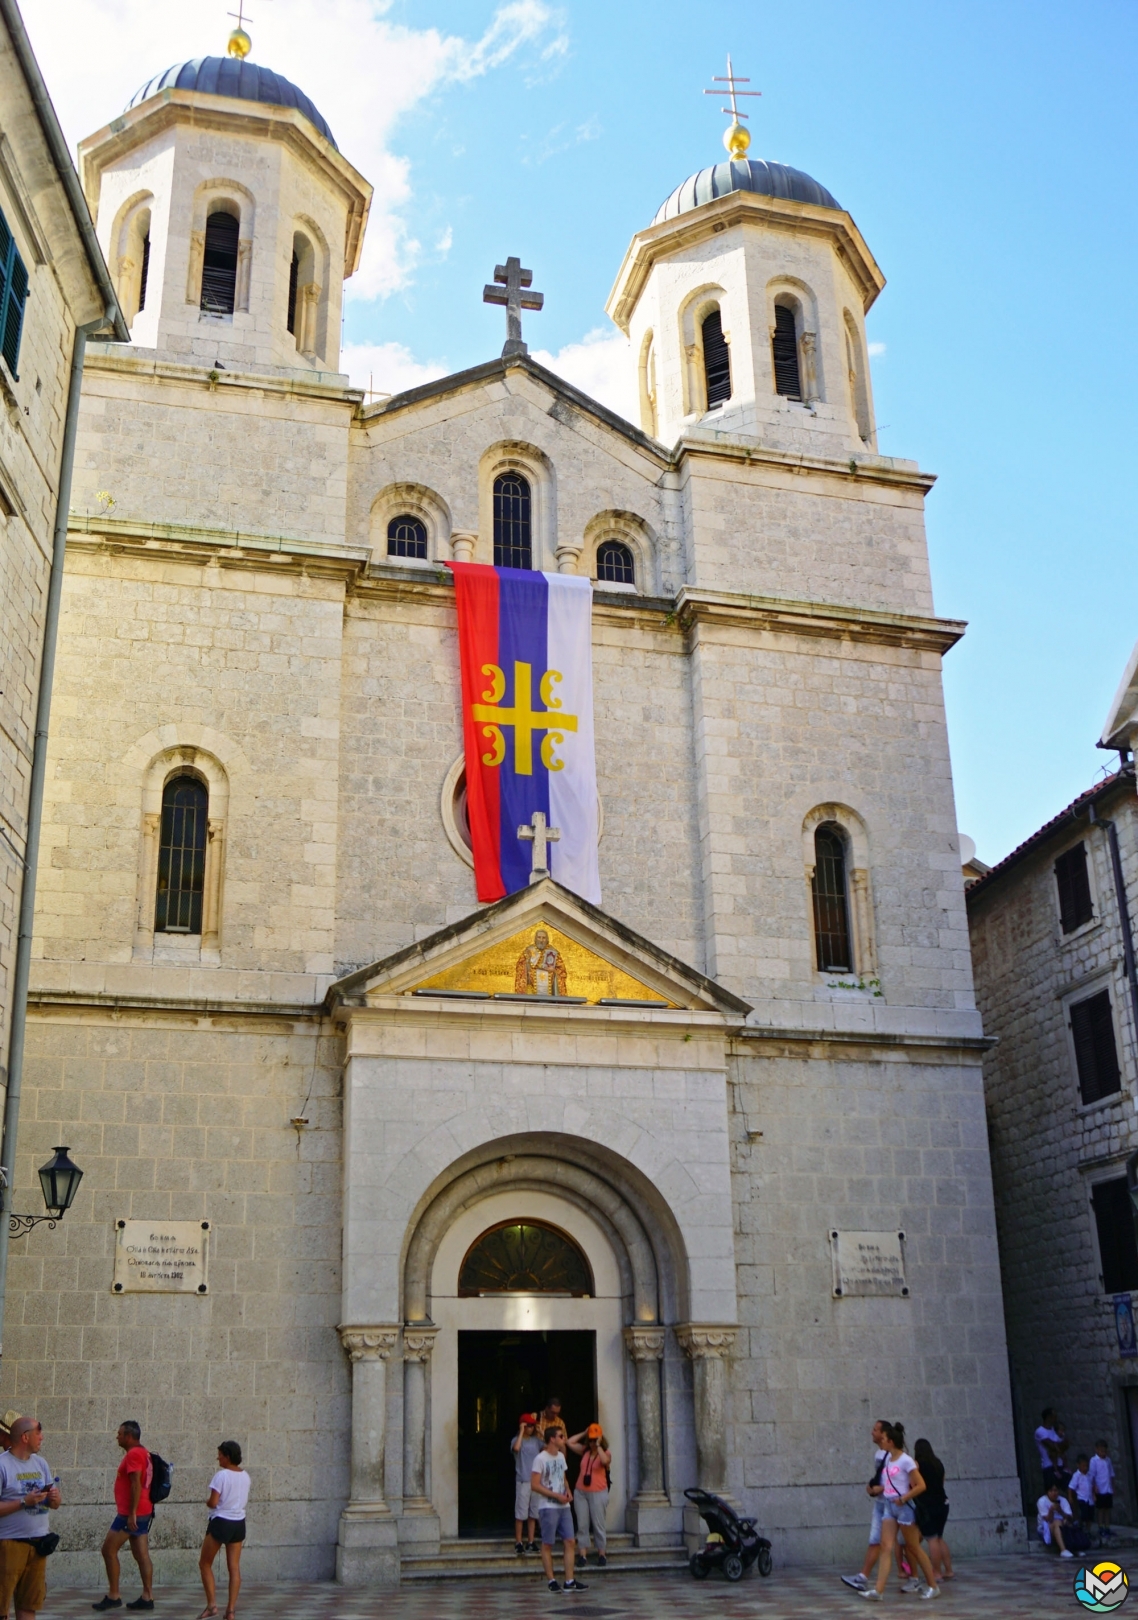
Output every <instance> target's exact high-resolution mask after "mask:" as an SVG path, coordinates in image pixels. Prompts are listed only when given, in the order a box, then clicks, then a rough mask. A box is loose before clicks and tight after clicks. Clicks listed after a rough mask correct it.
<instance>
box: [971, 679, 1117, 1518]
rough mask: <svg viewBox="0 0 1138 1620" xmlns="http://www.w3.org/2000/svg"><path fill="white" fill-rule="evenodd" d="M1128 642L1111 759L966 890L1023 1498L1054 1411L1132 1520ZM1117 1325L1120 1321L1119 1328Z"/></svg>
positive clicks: (1035, 1485)
mask: <svg viewBox="0 0 1138 1620" xmlns="http://www.w3.org/2000/svg"><path fill="white" fill-rule="evenodd" d="M1136 669H1138V649H1136V653H1135V657H1134V658H1132V659H1131V662H1130V665H1129V667H1128V669H1127V671H1126V674H1125V676H1124V678H1123V682H1122V685H1121V687H1120V689H1119V693H1118V696H1117V698H1116V700H1115V702H1114V705H1113V707H1112V710H1111V715H1110V718H1109V720H1108V722H1107V726H1106V729H1105V731H1104V734H1103V739H1102V745H1103V746H1104V747H1108V748H1115V749H1118V750H1119V751H1120V755H1121V759H1122V764H1121V766H1120V768H1119V769H1118V770H1117V771H1115V772H1114V773H1113V774H1112V775H1110V776H1107V777H1106V778H1105V779H1104V780H1102V781H1100V782H1098V783H1096V784H1095V786H1094V787H1092V788H1090V789H1088V790H1087V792H1086V793H1083V794H1081V795H1080V797H1079V798H1077V799H1076V800H1075V801H1074V803H1073V804H1070V805H1068V806H1067V808H1066V809H1065V810H1063V811H1061V812H1060V814H1059V815H1057V816H1056V817H1054V819H1053V820H1051V821H1049V822H1048V823H1047V824H1046V825H1045V826H1044V827H1041V828H1040V829H1039V831H1038V832H1037V833H1035V834H1034V835H1033V836H1032V837H1031V838H1029V839H1028V840H1027V841H1026V842H1025V843H1023V844H1021V845H1020V847H1019V848H1018V849H1016V850H1013V852H1012V853H1011V854H1010V855H1009V856H1008V857H1007V858H1006V859H1005V860H1003V861H1001V862H1000V863H999V864H998V865H997V866H994V867H992V868H991V869H990V870H989V871H988V872H987V873H986V874H985V875H984V876H983V877H982V878H980V880H979V881H978V882H974V883H972V884H970V885H969V887H968V891H967V894H968V916H969V924H970V928H971V934H972V957H973V963H974V966H975V972H976V989H977V996H978V999H979V1003H980V1010H981V1012H982V1014H983V1018H984V1028H985V1031H986V1033H987V1034H988V1035H989V1036H994V1037H995V1040H996V1044H995V1045H994V1046H993V1048H992V1050H991V1051H990V1052H989V1053H988V1055H987V1057H986V1058H985V1060H984V1084H985V1091H986V1095H987V1108H988V1126H989V1135H990V1140H991V1147H992V1171H993V1177H994V1180H995V1187H996V1220H997V1226H998V1230H999V1236H1000V1261H1001V1266H1002V1271H1003V1279H1004V1309H1005V1317H1006V1321H1007V1330H1008V1345H1009V1353H1010V1359H1011V1369H1012V1389H1013V1394H1014V1399H1015V1417H1016V1431H1017V1442H1018V1451H1019V1460H1020V1469H1021V1478H1022V1481H1023V1486H1024V1493H1025V1498H1031V1499H1034V1498H1035V1497H1036V1496H1038V1494H1039V1485H1040V1462H1039V1457H1038V1453H1037V1449H1036V1447H1035V1445H1034V1442H1033V1440H1032V1433H1033V1431H1034V1429H1035V1428H1036V1427H1037V1425H1038V1424H1039V1421H1040V1415H1041V1413H1042V1411H1043V1409H1044V1408H1045V1407H1048V1406H1053V1407H1055V1408H1056V1409H1057V1411H1058V1413H1059V1415H1060V1418H1061V1420H1062V1421H1063V1422H1064V1423H1065V1425H1066V1429H1067V1434H1068V1437H1069V1438H1070V1440H1071V1450H1070V1453H1069V1457H1070V1460H1071V1461H1072V1462H1073V1460H1074V1457H1075V1454H1076V1452H1077V1451H1080V1450H1082V1451H1086V1452H1088V1453H1089V1452H1091V1451H1092V1450H1093V1448H1094V1445H1095V1442H1096V1440H1098V1439H1100V1438H1104V1437H1105V1438H1106V1439H1107V1440H1108V1441H1109V1443H1110V1448H1111V1453H1112V1455H1113V1457H1114V1460H1115V1466H1116V1468H1117V1470H1118V1492H1119V1496H1120V1503H1119V1513H1118V1514H1117V1515H1116V1517H1118V1518H1120V1519H1122V1520H1123V1522H1126V1523H1133V1522H1134V1520H1133V1515H1134V1513H1135V1512H1136V1511H1138V1479H1136V1476H1135V1462H1136V1457H1138V1449H1136V1448H1138V1360H1136V1359H1135V1356H1134V1349H1135V1346H1134V1344H1133V1342H1132V1323H1133V1317H1132V1308H1131V1304H1130V1299H1131V1293H1132V1291H1134V1292H1138V1245H1136V1243H1135V1228H1134V1210H1133V1207H1132V1203H1131V1198H1130V1195H1129V1192H1128V1188H1127V1161H1128V1159H1129V1158H1130V1156H1131V1155H1132V1154H1133V1153H1134V1152H1135V1151H1136V1150H1138V1121H1136V1119H1135V1110H1136V1108H1138V1046H1136V1042H1135V1029H1136V1014H1138V977H1136V974H1135V963H1134V943H1133V925H1134V919H1135V918H1136V917H1138V801H1136V799H1135V784H1134V765H1133V753H1134V748H1135V745H1136V744H1138V676H1136V674H1135V671H1136ZM1128 1324H1129V1325H1128Z"/></svg>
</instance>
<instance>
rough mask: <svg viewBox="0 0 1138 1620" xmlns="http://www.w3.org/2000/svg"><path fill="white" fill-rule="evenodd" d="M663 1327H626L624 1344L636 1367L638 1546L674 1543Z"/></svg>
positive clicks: (634, 1521) (633, 1517)
mask: <svg viewBox="0 0 1138 1620" xmlns="http://www.w3.org/2000/svg"><path fill="white" fill-rule="evenodd" d="M664 1333H665V1330H664V1329H663V1328H662V1327H647V1326H639V1325H638V1326H635V1327H626V1328H625V1330H624V1342H625V1344H626V1345H627V1347H628V1353H629V1355H630V1356H631V1357H632V1360H633V1363H634V1364H635V1367H636V1426H637V1433H638V1437H639V1449H640V1479H639V1481H638V1485H637V1491H636V1495H635V1496H634V1497H633V1499H632V1500H631V1501H630V1502H629V1504H628V1527H629V1529H630V1530H631V1531H632V1534H633V1535H634V1536H635V1537H636V1544H637V1546H639V1547H648V1546H654V1545H660V1544H662V1543H663V1542H665V1541H671V1540H672V1539H673V1538H674V1536H675V1531H676V1514H675V1511H674V1510H673V1509H672V1506H671V1504H670V1502H669V1501H668V1498H667V1495H666V1494H665V1491H664V1425H663V1421H662V1417H661V1410H660V1363H661V1361H662V1360H663V1358H664Z"/></svg>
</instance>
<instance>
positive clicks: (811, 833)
mask: <svg viewBox="0 0 1138 1620" xmlns="http://www.w3.org/2000/svg"><path fill="white" fill-rule="evenodd" d="M823 825H828V826H834V827H837V828H838V830H839V832H840V833H841V835H842V837H843V839H844V840H845V844H846V859H847V862H848V868H847V871H848V882H849V914H850V930H851V933H852V936H853V938H852V943H853V956H854V965H853V971H854V972H856V973H858V974H859V975H861V976H863V977H865V976H867V975H868V976H872V975H875V974H876V973H877V936H876V930H875V928H874V921H873V889H872V882H871V867H870V847H869V828H868V827H867V825H866V823H865V821H864V820H863V818H862V817H861V816H860V815H859V814H858V812H857V811H856V810H853V809H851V808H850V806H849V805H848V804H842V803H840V802H838V801H836V800H831V801H830V802H829V803H827V804H816V805H815V806H814V807H813V809H811V810H809V811H808V812H807V813H806V815H805V817H804V818H803V822H802V857H803V865H804V868H805V875H806V894H807V900H808V909H807V913H806V915H807V917H808V918H809V919H810V922H811V928H812V927H813V889H812V884H813V879H814V859H815V857H814V850H815V843H814V839H815V834H816V833H817V831H818V829H819V827H821V826H823Z"/></svg>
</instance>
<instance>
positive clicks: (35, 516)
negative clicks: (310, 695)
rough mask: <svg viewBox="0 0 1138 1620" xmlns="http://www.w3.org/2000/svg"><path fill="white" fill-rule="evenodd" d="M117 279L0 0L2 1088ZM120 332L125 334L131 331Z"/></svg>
mask: <svg viewBox="0 0 1138 1620" xmlns="http://www.w3.org/2000/svg"><path fill="white" fill-rule="evenodd" d="M108 303H109V304H110V305H111V307H112V312H113V305H114V295H113V293H112V292H111V286H110V279H109V277H108V274H107V268H106V265H105V264H104V263H103V258H102V254H101V252H100V250H99V246H98V243H97V241H96V239H95V235H94V231H93V229H92V226H91V219H90V216H89V214H88V212H87V207H86V204H85V203H84V201H83V196H82V193H81V191H80V189H79V182H78V178H77V176H76V174H75V171H74V168H73V167H72V164H71V159H70V158H69V157H68V155H67V147H66V143H65V141H64V138H63V134H62V132H61V130H60V128H59V125H58V123H57V122H56V118H55V113H54V112H53V110H52V106H51V102H50V101H49V100H48V98H47V92H46V90H45V89H44V85H43V80H42V79H41V78H40V74H39V69H38V68H37V67H36V64H35V59H34V57H33V56H32V54H31V49H30V46H29V45H28V42H27V37H26V35H25V34H24V30H23V24H22V22H21V20H20V14H19V12H18V11H17V10H16V7H15V6H14V5H13V4H5V5H4V6H0V1087H2V1086H3V1085H4V1084H6V1081H7V1053H8V1046H9V1038H10V1033H11V1031H10V1019H11V1012H12V990H13V985H12V978H13V971H14V964H15V954H16V930H17V919H18V913H19V907H20V894H21V890H22V887H23V872H24V854H25V848H26V842H27V835H28V799H29V792H30V787H31V762H32V741H33V732H34V729H35V715H36V700H37V696H38V693H39V685H40V662H41V659H42V656H43V641H44V622H45V617H46V611H47V594H48V576H49V573H50V570H51V554H52V531H53V529H54V526H55V519H56V505H57V496H58V493H59V481H60V464H61V456H62V450H63V423H64V417H65V415H66V411H67V398H68V391H69V379H70V373H71V356H72V349H73V344H74V338H75V329H76V327H77V326H82V325H86V324H87V323H90V322H94V323H95V324H96V326H97V327H102V326H104V325H105V321H106V315H107V309H108ZM124 335H125V334H124Z"/></svg>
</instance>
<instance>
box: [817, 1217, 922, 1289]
mask: <svg viewBox="0 0 1138 1620" xmlns="http://www.w3.org/2000/svg"><path fill="white" fill-rule="evenodd" d="M904 1244H905V1234H904V1232H831V1233H830V1249H831V1252H832V1255H833V1261H834V1295H835V1297H836V1298H838V1299H844V1298H846V1297H847V1296H849V1295H856V1294H877V1295H882V1294H899V1295H901V1296H902V1298H907V1297H908V1294H909V1288H908V1284H907V1283H906V1281H905V1249H904Z"/></svg>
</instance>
